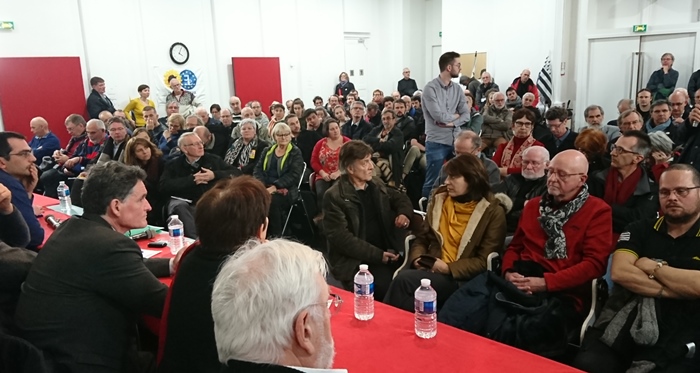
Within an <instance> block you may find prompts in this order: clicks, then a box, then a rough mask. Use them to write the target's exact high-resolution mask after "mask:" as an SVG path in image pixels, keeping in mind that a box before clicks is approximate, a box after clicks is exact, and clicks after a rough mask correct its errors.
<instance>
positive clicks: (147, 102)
mask: <svg viewBox="0 0 700 373" xmlns="http://www.w3.org/2000/svg"><path fill="white" fill-rule="evenodd" d="M136 90H137V91H138V92H139V97H137V98H135V99H133V100H131V101H129V103H128V104H127V105H126V107H125V108H124V113H126V116H127V118H128V119H131V118H134V122H136V127H144V126H145V125H146V120H145V119H143V108H145V107H146V106H150V107H156V104H155V103H154V102H153V100H151V99H150V98H148V97H149V96H150V95H151V88H150V87H149V86H147V85H146V84H141V85H140V86H138V88H136Z"/></svg>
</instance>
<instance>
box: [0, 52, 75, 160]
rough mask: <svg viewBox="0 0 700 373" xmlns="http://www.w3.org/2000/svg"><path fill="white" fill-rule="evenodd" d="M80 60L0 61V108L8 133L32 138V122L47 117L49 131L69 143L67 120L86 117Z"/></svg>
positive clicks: (11, 59) (24, 58)
mask: <svg viewBox="0 0 700 373" xmlns="http://www.w3.org/2000/svg"><path fill="white" fill-rule="evenodd" d="M85 98H86V96H85V89H84V87H83V74H82V71H81V69H80V58H79V57H13V58H0V105H2V119H3V123H4V125H5V130H6V131H15V132H19V133H21V134H23V135H25V136H27V141H29V140H30V139H31V136H32V133H31V131H30V130H29V121H30V120H31V119H32V118H34V117H44V118H45V119H46V120H47V121H48V122H49V128H50V129H51V131H53V132H54V133H55V134H56V136H58V138H59V139H60V140H61V145H62V146H63V145H65V144H67V143H68V139H69V138H70V136H69V135H68V133H67V132H66V127H65V120H66V117H67V116H68V115H70V114H73V113H76V114H81V115H83V116H84V117H85V118H87V112H86V108H85Z"/></svg>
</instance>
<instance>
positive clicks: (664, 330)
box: [573, 164, 700, 373]
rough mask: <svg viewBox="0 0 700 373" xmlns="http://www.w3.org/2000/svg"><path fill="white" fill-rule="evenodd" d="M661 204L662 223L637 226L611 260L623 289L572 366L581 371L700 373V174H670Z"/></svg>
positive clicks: (672, 170)
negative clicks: (699, 368)
mask: <svg viewBox="0 0 700 373" xmlns="http://www.w3.org/2000/svg"><path fill="white" fill-rule="evenodd" d="M658 197H659V201H660V202H661V212H662V213H663V216H662V217H652V218H649V219H643V220H638V221H635V222H633V223H632V224H630V225H629V226H627V228H626V229H625V231H624V232H623V233H622V234H621V235H620V239H619V241H618V242H617V246H616V248H617V249H616V251H615V252H614V255H613V256H612V278H613V280H614V281H615V284H616V288H617V287H619V288H620V289H617V290H616V291H615V292H613V293H612V294H611V295H610V298H609V299H608V301H607V303H606V304H605V308H603V311H602V313H601V315H600V316H599V317H598V319H597V320H596V323H595V324H594V326H593V327H592V328H591V329H589V330H588V332H587V333H586V337H585V338H584V340H583V344H582V346H581V350H580V352H579V354H578V356H577V357H576V359H575V361H574V364H573V365H574V366H575V367H577V368H579V369H581V370H584V371H587V372H597V373H608V372H611V373H612V372H624V371H626V370H627V369H629V368H630V367H634V368H636V370H635V371H640V372H641V371H645V372H650V371H664V372H696V371H697V368H698V366H700V353H698V352H697V351H696V348H697V346H696V345H697V344H698V343H700V339H698V336H700V261H699V260H698V257H700V173H698V171H697V170H696V169H694V168H693V167H692V166H689V165H686V164H676V165H672V166H670V167H669V168H668V169H666V170H665V171H664V172H663V174H661V177H660V178H659V194H658ZM637 309H638V310H639V311H634V310H637ZM630 311H632V312H630ZM640 313H641V314H640ZM638 314H639V315H638ZM635 318H636V319H640V318H642V319H643V324H637V322H634V324H635V325H640V328H636V326H632V324H633V322H632V320H634V319H635ZM631 326H632V329H634V330H631V328H630V327H631ZM627 371H630V370H627Z"/></svg>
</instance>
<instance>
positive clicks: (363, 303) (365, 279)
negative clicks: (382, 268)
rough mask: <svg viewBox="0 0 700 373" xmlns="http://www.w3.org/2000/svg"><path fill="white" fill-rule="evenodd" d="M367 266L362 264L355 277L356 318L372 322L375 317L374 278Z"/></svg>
mask: <svg viewBox="0 0 700 373" xmlns="http://www.w3.org/2000/svg"><path fill="white" fill-rule="evenodd" d="M368 268H369V267H368V266H367V264H360V272H357V274H356V275H355V318H356V319H358V320H371V319H372V318H373V317H374V276H372V274H371V273H369V270H368Z"/></svg>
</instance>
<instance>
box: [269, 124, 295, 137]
mask: <svg viewBox="0 0 700 373" xmlns="http://www.w3.org/2000/svg"><path fill="white" fill-rule="evenodd" d="M279 131H286V132H292V129H291V128H289V125H287V123H284V122H277V124H275V126H274V127H272V133H271V135H272V137H273V138H274V137H275V136H277V133H278V132H279Z"/></svg>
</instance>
